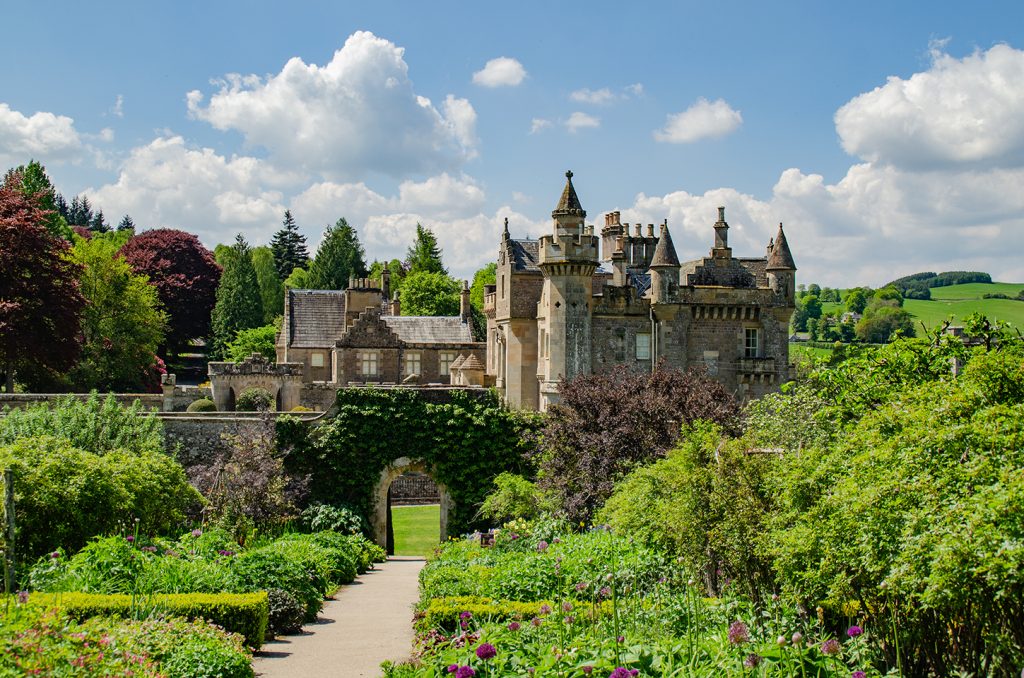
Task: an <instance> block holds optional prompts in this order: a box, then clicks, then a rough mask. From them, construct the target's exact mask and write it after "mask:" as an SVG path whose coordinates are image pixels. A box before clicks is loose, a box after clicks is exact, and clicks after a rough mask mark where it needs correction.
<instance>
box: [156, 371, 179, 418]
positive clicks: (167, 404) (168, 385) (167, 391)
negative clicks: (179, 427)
mask: <svg viewBox="0 0 1024 678" xmlns="http://www.w3.org/2000/svg"><path fill="white" fill-rule="evenodd" d="M177 382H178V377H177V375H175V374H164V375H162V376H161V377H160V387H161V389H162V390H163V396H164V399H163V402H162V403H161V409H162V410H163V411H164V412H173V411H174V387H175V385H176V384H177Z"/></svg>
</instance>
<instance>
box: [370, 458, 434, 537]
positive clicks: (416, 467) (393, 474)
mask: <svg viewBox="0 0 1024 678" xmlns="http://www.w3.org/2000/svg"><path fill="white" fill-rule="evenodd" d="M404 473H422V474H423V475H426V476H430V478H431V479H432V480H434V482H435V483H437V491H438V494H439V495H440V509H441V541H442V542H443V541H444V540H446V539H447V538H448V512H449V511H450V510H451V508H452V506H453V502H452V498H451V495H450V494H449V493H448V488H447V487H445V485H444V484H443V483H441V482H438V481H437V479H436V478H435V477H434V473H433V469H432V468H431V467H430V466H429V465H428V464H427V463H426V462H424V461H422V460H420V459H410V458H409V457H399V458H398V459H395V460H394V461H393V462H391V463H390V464H388V465H387V466H385V467H384V470H382V471H381V472H380V478H379V479H378V480H377V484H376V485H375V486H374V488H373V505H372V508H371V509H370V528H371V529H372V530H373V540H374V541H375V542H377V544H379V545H380V547H381V548H384V549H387V548H388V511H389V509H390V506H389V505H388V489H389V488H390V487H391V483H393V482H394V481H395V479H396V478H398V477H399V476H401V475H402V474H404Z"/></svg>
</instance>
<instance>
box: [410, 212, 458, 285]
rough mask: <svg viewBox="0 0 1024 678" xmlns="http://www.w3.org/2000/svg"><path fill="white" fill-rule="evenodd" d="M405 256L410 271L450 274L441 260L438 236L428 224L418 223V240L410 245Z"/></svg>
mask: <svg viewBox="0 0 1024 678" xmlns="http://www.w3.org/2000/svg"><path fill="white" fill-rule="evenodd" d="M405 258H406V262H405V263H406V268H408V270H409V273H421V272H422V273H442V274H444V275H448V270H447V269H446V268H445V267H444V263H443V262H442V261H441V248H440V247H438V246H437V236H435V235H434V232H433V231H431V230H430V229H429V228H427V227H426V226H421V225H420V224H416V240H414V241H413V243H412V245H410V246H409V251H408V252H407V253H406V255H405Z"/></svg>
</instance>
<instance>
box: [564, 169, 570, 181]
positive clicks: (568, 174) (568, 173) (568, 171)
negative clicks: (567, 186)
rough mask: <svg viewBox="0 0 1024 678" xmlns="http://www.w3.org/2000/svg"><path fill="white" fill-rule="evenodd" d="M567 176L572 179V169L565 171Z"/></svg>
mask: <svg viewBox="0 0 1024 678" xmlns="http://www.w3.org/2000/svg"><path fill="white" fill-rule="evenodd" d="M565 178H566V179H570V180H571V179H572V170H566V171H565Z"/></svg>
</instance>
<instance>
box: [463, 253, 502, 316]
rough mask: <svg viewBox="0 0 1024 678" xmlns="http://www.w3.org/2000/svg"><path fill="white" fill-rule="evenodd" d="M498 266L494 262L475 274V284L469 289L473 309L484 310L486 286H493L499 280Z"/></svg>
mask: <svg viewBox="0 0 1024 678" xmlns="http://www.w3.org/2000/svg"><path fill="white" fill-rule="evenodd" d="M497 276H498V265H497V264H496V263H494V262H493V261H492V262H491V263H489V264H487V265H486V266H484V267H483V268H481V269H480V270H479V271H477V272H476V273H474V274H473V284H472V285H471V286H470V288H469V303H471V304H473V308H475V309H477V310H478V311H481V312H483V310H484V286H485V285H493V284H495V283H496V282H497V280H498V277H497Z"/></svg>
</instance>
